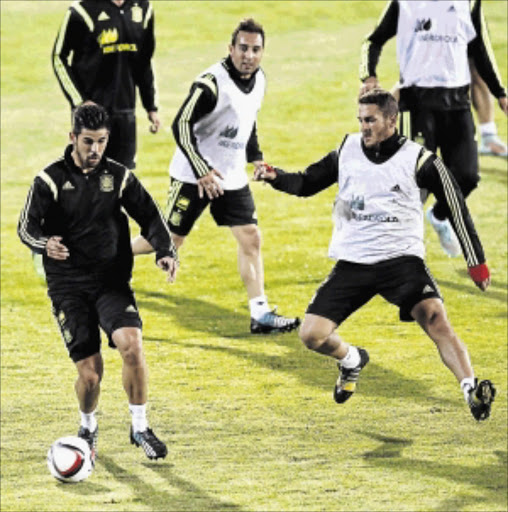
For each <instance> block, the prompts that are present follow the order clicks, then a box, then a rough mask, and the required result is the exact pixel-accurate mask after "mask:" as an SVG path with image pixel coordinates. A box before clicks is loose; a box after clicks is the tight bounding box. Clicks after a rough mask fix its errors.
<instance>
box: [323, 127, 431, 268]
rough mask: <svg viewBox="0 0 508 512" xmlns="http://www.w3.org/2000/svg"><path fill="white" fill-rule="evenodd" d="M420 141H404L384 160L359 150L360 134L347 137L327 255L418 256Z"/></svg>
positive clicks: (359, 259)
mask: <svg viewBox="0 0 508 512" xmlns="http://www.w3.org/2000/svg"><path fill="white" fill-rule="evenodd" d="M421 149H422V146H420V145H419V144H416V143H415V142H412V141H410V140H407V141H406V142H405V143H404V144H403V146H402V147H401V148H400V149H399V150H398V151H397V152H396V153H395V154H394V155H393V156H392V157H391V158H390V159H389V160H388V161H386V162H384V163H382V164H375V163H373V162H371V161H370V160H369V159H368V158H367V157H366V156H365V154H364V152H363V150H362V146H361V134H359V133H355V134H352V135H348V136H346V139H345V141H344V143H343V146H342V149H341V150H340V153H339V178H338V184H339V192H338V194H337V197H336V200H335V205H334V214H333V216H334V222H335V227H334V230H333V235H332V240H331V242H330V247H329V256H330V257H331V258H333V259H338V260H347V261H352V262H356V263H365V264H372V263H377V262H379V261H383V260H388V259H391V258H396V257H399V256H418V257H420V258H422V259H423V257H424V255H425V247H424V243H423V207H422V194H421V192H422V191H421V189H420V188H419V187H418V185H417V184H416V164H417V160H418V155H419V154H420V151H421Z"/></svg>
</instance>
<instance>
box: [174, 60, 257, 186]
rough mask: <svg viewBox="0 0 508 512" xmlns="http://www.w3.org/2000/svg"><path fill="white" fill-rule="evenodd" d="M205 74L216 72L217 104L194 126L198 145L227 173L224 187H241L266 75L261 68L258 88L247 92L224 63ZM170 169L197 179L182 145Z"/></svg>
mask: <svg viewBox="0 0 508 512" xmlns="http://www.w3.org/2000/svg"><path fill="white" fill-rule="evenodd" d="M205 74H212V75H214V76H215V78H216V80H217V105H216V106H215V108H214V109H213V111H212V112H210V113H209V114H207V115H206V116H204V117H203V118H202V119H200V120H199V121H198V122H197V123H196V124H195V125H194V135H195V136H196V140H197V146H198V149H199V151H200V153H201V155H202V156H203V157H204V158H205V159H206V161H207V162H208V163H209V164H210V165H212V166H213V168H214V169H216V170H217V171H219V172H220V173H221V174H222V175H223V176H224V180H219V179H218V180H217V181H219V182H220V183H221V184H222V186H223V188H224V189H225V190H237V189H240V188H242V187H244V186H245V185H247V184H248V176H247V172H246V170H245V166H246V164H247V154H246V151H247V143H248V141H249V138H250V136H251V133H252V129H253V127H254V123H255V122H256V117H257V113H258V111H259V109H260V108H261V104H262V101H263V97H264V94H265V84H266V80H265V75H264V73H263V71H262V70H261V69H260V70H259V71H258V73H257V74H256V83H255V85H254V88H253V89H252V90H251V92H249V93H245V92H242V91H241V90H240V89H239V88H238V86H237V85H236V84H235V83H234V81H233V80H232V79H231V77H230V76H229V74H228V72H227V70H226V69H225V68H224V66H223V65H222V64H221V63H220V62H219V63H217V64H214V65H213V66H211V67H210V68H208V69H207V70H206V71H205V72H204V73H203V74H202V75H200V76H203V75H205ZM169 172H170V175H171V176H173V177H174V178H176V179H178V180H180V181H184V182H187V183H196V181H197V180H196V176H195V175H194V172H193V171H192V168H191V166H190V164H189V162H188V160H187V157H186V156H185V154H184V153H183V152H182V151H181V150H180V148H178V147H177V149H176V152H175V154H174V156H173V159H172V161H171V164H170V167H169Z"/></svg>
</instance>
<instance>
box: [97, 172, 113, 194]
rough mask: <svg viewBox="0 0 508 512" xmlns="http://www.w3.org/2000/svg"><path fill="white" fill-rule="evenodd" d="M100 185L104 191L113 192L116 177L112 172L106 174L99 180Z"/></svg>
mask: <svg viewBox="0 0 508 512" xmlns="http://www.w3.org/2000/svg"><path fill="white" fill-rule="evenodd" d="M99 187H100V189H101V191H102V192H113V190H114V188H115V178H113V176H111V174H104V175H103V176H101V178H100V181H99Z"/></svg>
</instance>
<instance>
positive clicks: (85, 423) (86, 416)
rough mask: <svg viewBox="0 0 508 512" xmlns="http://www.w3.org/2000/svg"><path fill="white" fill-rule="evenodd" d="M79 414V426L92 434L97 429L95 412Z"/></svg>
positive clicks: (81, 412)
mask: <svg viewBox="0 0 508 512" xmlns="http://www.w3.org/2000/svg"><path fill="white" fill-rule="evenodd" d="M79 414H81V426H82V427H85V428H87V429H88V430H89V431H90V432H93V431H94V430H95V429H96V428H97V420H96V419H95V411H92V412H90V413H86V412H83V411H79Z"/></svg>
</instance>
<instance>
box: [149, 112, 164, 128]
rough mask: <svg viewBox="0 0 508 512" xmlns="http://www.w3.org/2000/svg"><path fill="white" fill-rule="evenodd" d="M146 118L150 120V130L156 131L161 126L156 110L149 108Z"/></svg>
mask: <svg viewBox="0 0 508 512" xmlns="http://www.w3.org/2000/svg"><path fill="white" fill-rule="evenodd" d="M148 120H149V121H150V123H151V124H150V128H149V129H150V132H151V133H157V132H158V131H159V128H160V126H161V120H160V119H159V114H158V113H157V111H156V110H151V111H150V112H148Z"/></svg>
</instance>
